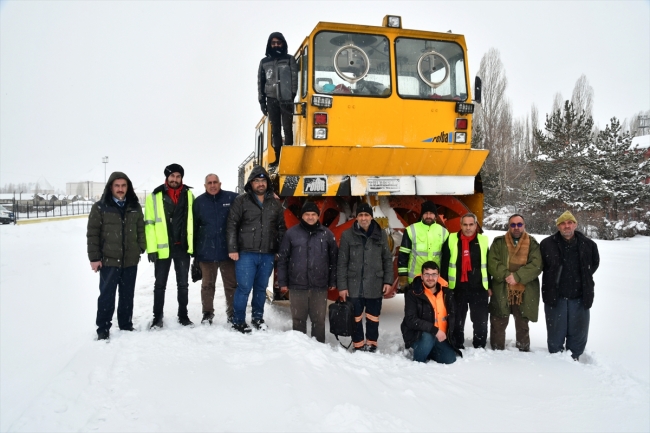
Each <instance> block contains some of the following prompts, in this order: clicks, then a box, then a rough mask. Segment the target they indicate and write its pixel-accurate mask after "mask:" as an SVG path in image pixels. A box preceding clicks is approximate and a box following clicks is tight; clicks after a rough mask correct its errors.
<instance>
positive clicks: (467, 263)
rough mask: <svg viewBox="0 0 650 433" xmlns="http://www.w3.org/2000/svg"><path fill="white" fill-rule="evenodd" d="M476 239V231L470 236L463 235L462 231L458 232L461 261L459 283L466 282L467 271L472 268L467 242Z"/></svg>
mask: <svg viewBox="0 0 650 433" xmlns="http://www.w3.org/2000/svg"><path fill="white" fill-rule="evenodd" d="M474 239H476V233H474V234H473V235H472V236H465V235H464V234H463V233H462V232H461V234H460V240H461V242H462V248H463V252H462V254H463V255H462V261H461V264H460V268H461V269H462V273H461V274H460V282H461V283H466V282H468V281H469V280H468V278H467V272H469V271H471V270H472V257H471V256H470V254H469V243H470V242H471V241H473V240H474Z"/></svg>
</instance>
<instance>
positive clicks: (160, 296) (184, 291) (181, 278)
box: [153, 253, 190, 318]
mask: <svg viewBox="0 0 650 433" xmlns="http://www.w3.org/2000/svg"><path fill="white" fill-rule="evenodd" d="M172 262H174V271H175V272H176V285H177V287H178V317H187V302H188V299H187V298H188V288H189V283H188V281H187V278H188V274H189V271H190V255H189V254H187V253H183V254H175V255H173V257H170V258H168V259H158V260H157V261H156V265H155V275H156V282H155V283H154V288H153V317H154V318H159V317H163V309H164V307H165V290H166V289H167V278H168V277H169V270H170V268H171V266H172Z"/></svg>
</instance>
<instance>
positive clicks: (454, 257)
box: [440, 213, 492, 349]
mask: <svg viewBox="0 0 650 433" xmlns="http://www.w3.org/2000/svg"><path fill="white" fill-rule="evenodd" d="M460 226H461V231H460V232H458V233H451V234H450V235H449V237H448V238H447V240H446V241H445V243H444V244H443V245H442V259H441V261H440V265H441V266H440V276H441V277H442V278H443V279H444V280H445V281H447V282H448V283H449V288H450V289H451V290H453V291H454V302H455V307H456V311H455V313H456V314H455V315H456V323H455V324H454V338H453V341H454V343H455V344H456V348H458V349H464V348H465V344H464V343H465V319H466V318H467V310H468V309H469V312H470V313H469V317H470V319H471V320H472V325H473V327H474V338H473V340H472V344H473V346H474V348H476V349H478V348H482V349H483V348H485V345H486V343H487V334H488V326H487V325H488V297H489V296H492V291H491V289H490V287H489V278H488V272H487V255H488V238H487V236H485V235H482V234H480V233H477V230H478V222H477V219H476V215H474V214H472V213H468V214H465V215H463V216H462V217H461V218H460Z"/></svg>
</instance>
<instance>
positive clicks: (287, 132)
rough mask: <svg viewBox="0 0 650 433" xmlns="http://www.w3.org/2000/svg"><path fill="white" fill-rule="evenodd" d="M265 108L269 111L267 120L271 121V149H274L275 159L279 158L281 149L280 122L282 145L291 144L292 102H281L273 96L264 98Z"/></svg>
mask: <svg viewBox="0 0 650 433" xmlns="http://www.w3.org/2000/svg"><path fill="white" fill-rule="evenodd" d="M266 109H267V110H268V112H269V121H270V122H271V137H272V142H273V150H275V160H276V161H279V160H280V151H281V149H282V133H281V132H280V124H282V130H284V145H285V146H293V104H291V103H289V104H282V106H280V101H278V100H277V99H275V98H266Z"/></svg>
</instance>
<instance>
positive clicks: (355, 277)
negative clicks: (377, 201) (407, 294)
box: [337, 203, 393, 352]
mask: <svg viewBox="0 0 650 433" xmlns="http://www.w3.org/2000/svg"><path fill="white" fill-rule="evenodd" d="M337 282H338V289H339V296H340V297H341V298H342V299H343V300H344V301H345V300H346V299H347V297H348V296H349V297H350V301H351V302H352V304H353V305H354V316H355V318H354V319H355V321H356V327H355V329H354V333H353V334H352V342H353V344H354V350H355V351H368V352H376V351H377V340H378V338H379V315H380V313H381V303H382V299H383V296H384V295H387V294H388V293H389V292H390V291H391V289H392V284H393V255H392V254H391V252H390V249H389V248H388V237H387V236H386V232H385V231H384V230H382V229H381V227H380V226H379V224H378V223H377V222H376V221H375V220H374V219H373V211H372V207H371V206H370V205H369V204H368V203H361V204H359V206H358V207H357V220H356V221H355V223H354V225H353V226H352V227H350V228H349V229H348V230H346V231H344V232H343V235H341V243H340V248H339V258H338V266H337ZM364 311H365V313H366V333H365V336H364V333H363V324H362V322H361V320H362V319H363V313H364Z"/></svg>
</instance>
